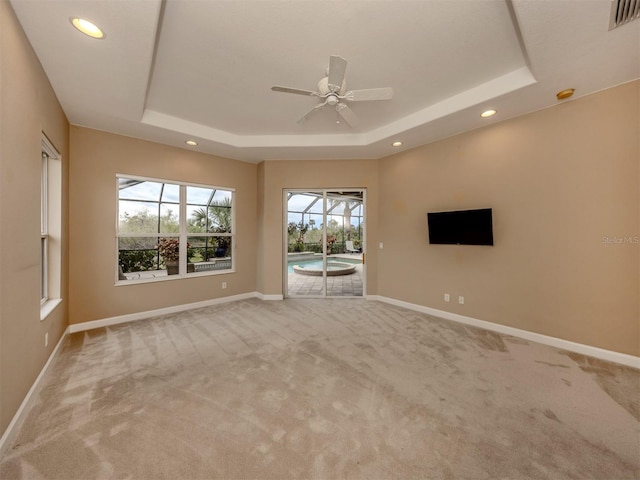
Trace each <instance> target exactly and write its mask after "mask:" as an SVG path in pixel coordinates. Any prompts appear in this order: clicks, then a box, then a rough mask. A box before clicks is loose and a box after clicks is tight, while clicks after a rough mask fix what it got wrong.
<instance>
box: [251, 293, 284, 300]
mask: <svg viewBox="0 0 640 480" xmlns="http://www.w3.org/2000/svg"><path fill="white" fill-rule="evenodd" d="M255 293H256V298H259V299H260V300H265V301H269V302H272V301H278V300H284V296H283V295H274V294H264V293H260V292H255Z"/></svg>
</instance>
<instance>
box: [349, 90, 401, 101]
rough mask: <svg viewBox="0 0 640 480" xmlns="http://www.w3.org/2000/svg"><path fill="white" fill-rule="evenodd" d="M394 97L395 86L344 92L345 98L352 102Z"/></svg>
mask: <svg viewBox="0 0 640 480" xmlns="http://www.w3.org/2000/svg"><path fill="white" fill-rule="evenodd" d="M392 97H393V88H391V87H384V88H366V89H364V90H352V91H349V92H347V93H345V94H344V98H345V99H347V100H349V101H350V102H364V101H368V100H389V99H391V98H392Z"/></svg>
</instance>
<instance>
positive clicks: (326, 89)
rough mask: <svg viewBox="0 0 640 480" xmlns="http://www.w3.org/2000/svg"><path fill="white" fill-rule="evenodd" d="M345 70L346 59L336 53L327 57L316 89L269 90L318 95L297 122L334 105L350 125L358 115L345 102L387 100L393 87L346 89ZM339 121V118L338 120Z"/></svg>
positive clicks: (277, 87) (283, 88) (279, 88)
mask: <svg viewBox="0 0 640 480" xmlns="http://www.w3.org/2000/svg"><path fill="white" fill-rule="evenodd" d="M346 71H347V61H346V60H345V59H344V58H342V57H339V56H337V55H331V57H329V67H328V68H327V76H326V77H324V78H322V79H321V80H320V81H319V82H318V90H317V91H315V92H314V91H311V90H301V89H299V88H289V87H280V86H274V87H271V90H273V91H274V92H283V93H295V94H297V95H306V96H310V97H318V98H320V99H321V102H320V103H318V104H317V105H316V106H315V107H313V108H312V109H311V110H310V111H309V112H307V113H306V114H305V115H304V117H302V118H301V119H300V120H298V123H302V122H304V121H305V120H306V119H307V118H309V116H311V115H312V114H313V113H315V112H317V111H319V110H320V109H321V108H322V107H324V106H325V105H329V106H331V107H335V109H336V112H338V115H340V117H342V118H343V119H344V121H345V122H347V124H348V125H349V126H350V127H355V126H357V125H358V122H359V120H358V117H357V116H356V114H355V113H353V110H351V109H350V108H349V106H348V105H347V104H346V103H345V101H346V102H363V101H368V100H389V99H390V98H391V97H393V88H391V87H384V88H368V89H365V90H347V87H346V81H345V78H344V74H345V72H346ZM338 121H339V120H338Z"/></svg>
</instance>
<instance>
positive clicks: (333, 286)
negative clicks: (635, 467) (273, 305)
mask: <svg viewBox="0 0 640 480" xmlns="http://www.w3.org/2000/svg"><path fill="white" fill-rule="evenodd" d="M284 212H285V224H286V225H285V232H284V238H285V245H284V252H285V270H284V271H285V274H284V287H285V288H284V291H285V296H287V297H309V298H313V297H361V296H363V295H364V289H365V265H364V246H365V241H364V240H365V235H364V233H365V191H364V190H357V189H349V190H343V189H333V190H286V191H285V192H284Z"/></svg>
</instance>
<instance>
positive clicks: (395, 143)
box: [391, 141, 402, 147]
mask: <svg viewBox="0 0 640 480" xmlns="http://www.w3.org/2000/svg"><path fill="white" fill-rule="evenodd" d="M391 146H392V147H401V146H402V142H400V141H398V142H393V143H392V144H391Z"/></svg>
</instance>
